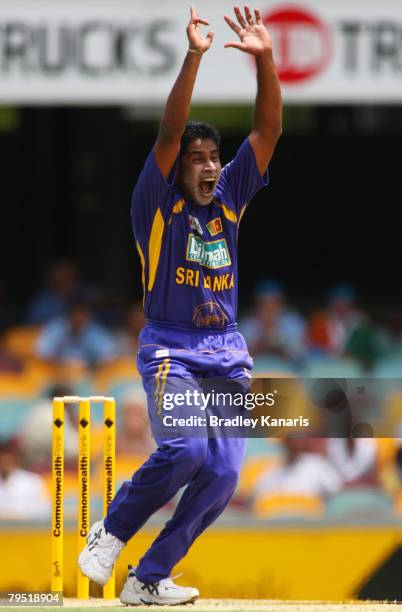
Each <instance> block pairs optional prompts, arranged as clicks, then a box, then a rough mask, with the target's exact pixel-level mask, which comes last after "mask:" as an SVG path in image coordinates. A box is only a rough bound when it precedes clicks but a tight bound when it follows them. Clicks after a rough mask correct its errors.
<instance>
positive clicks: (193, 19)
mask: <svg viewBox="0 0 402 612" xmlns="http://www.w3.org/2000/svg"><path fill="white" fill-rule="evenodd" d="M200 25H206V26H208V25H209V21H206V20H205V19H201V18H200V16H199V14H198V11H197V9H196V8H195V6H192V7H191V8H190V22H189V24H188V26H187V38H188V42H189V46H190V50H191V51H194V52H196V53H199V54H200V55H202V54H203V53H205V51H208V49H209V48H210V46H211V44H212V40H213V38H214V33H213V32H208V34H207V35H206V36H205V37H204V36H202V35H201V33H200Z"/></svg>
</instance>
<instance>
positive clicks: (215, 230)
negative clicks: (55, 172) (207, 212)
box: [207, 217, 223, 236]
mask: <svg viewBox="0 0 402 612" xmlns="http://www.w3.org/2000/svg"><path fill="white" fill-rule="evenodd" d="M207 230H208V231H209V233H210V234H211V236H216V235H217V234H220V233H221V232H223V228H222V220H221V218H220V217H217V218H216V219H212V221H210V222H209V223H207Z"/></svg>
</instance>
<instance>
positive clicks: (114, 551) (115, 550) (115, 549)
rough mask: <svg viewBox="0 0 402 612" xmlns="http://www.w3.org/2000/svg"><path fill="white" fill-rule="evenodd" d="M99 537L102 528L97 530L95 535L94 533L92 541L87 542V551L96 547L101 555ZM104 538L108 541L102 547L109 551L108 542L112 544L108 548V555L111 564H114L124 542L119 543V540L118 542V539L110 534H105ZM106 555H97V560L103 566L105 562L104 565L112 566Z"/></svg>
mask: <svg viewBox="0 0 402 612" xmlns="http://www.w3.org/2000/svg"><path fill="white" fill-rule="evenodd" d="M101 537H102V528H101V529H99V530H98V531H97V532H96V533H94V536H93V538H92V540H91V541H90V542H88V550H91V551H92V550H93V549H94V548H96V547H98V550H99V553H101V548H102V545H100V540H101ZM106 538H107V539H108V540H109V541H108V542H107V543H105V544H104V547H105V548H107V549H109V548H110V546H109V544H110V541H111V542H112V547H111V548H110V550H108V555H110V556H111V557H112V559H113V562H114V561H115V560H116V558H117V557H118V556H119V554H120V552H121V551H122V549H123V548H124V542H121V540H119V539H118V538H116V537H115V536H114V535H112V534H110V533H106ZM108 555H104V554H103V555H102V554H99V555H98V557H99V560H100V561H102V562H103V563H102V564H103V565H104V564H105V561H106V565H113V563H112V564H111V563H110V558H108Z"/></svg>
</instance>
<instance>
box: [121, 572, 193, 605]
mask: <svg viewBox="0 0 402 612" xmlns="http://www.w3.org/2000/svg"><path fill="white" fill-rule="evenodd" d="M128 569H129V572H128V576H127V580H126V582H125V584H124V587H123V590H122V592H121V595H120V601H121V603H122V604H126V605H131V606H135V605H150V604H154V605H157V606H176V605H178V604H186V603H194V602H195V600H196V599H198V597H199V595H200V594H199V592H198V589H194V588H192V587H182V586H178V585H177V584H175V583H174V582H173V580H172V579H171V578H164V579H163V580H160V581H159V582H154V583H152V584H144V583H143V582H140V581H139V580H138V578H137V576H136V575H135V568H133V567H132V566H131V565H129V566H128Z"/></svg>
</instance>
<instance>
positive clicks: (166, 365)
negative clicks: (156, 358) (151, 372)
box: [155, 359, 171, 416]
mask: <svg viewBox="0 0 402 612" xmlns="http://www.w3.org/2000/svg"><path fill="white" fill-rule="evenodd" d="M170 365H171V364H170V359H164V360H163V362H162V363H161V364H160V365H159V367H158V371H157V373H156V376H155V380H156V388H155V402H156V404H157V406H158V415H159V416H160V415H161V412H162V398H163V393H164V391H165V387H166V379H167V375H168V374H169V370H170Z"/></svg>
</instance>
